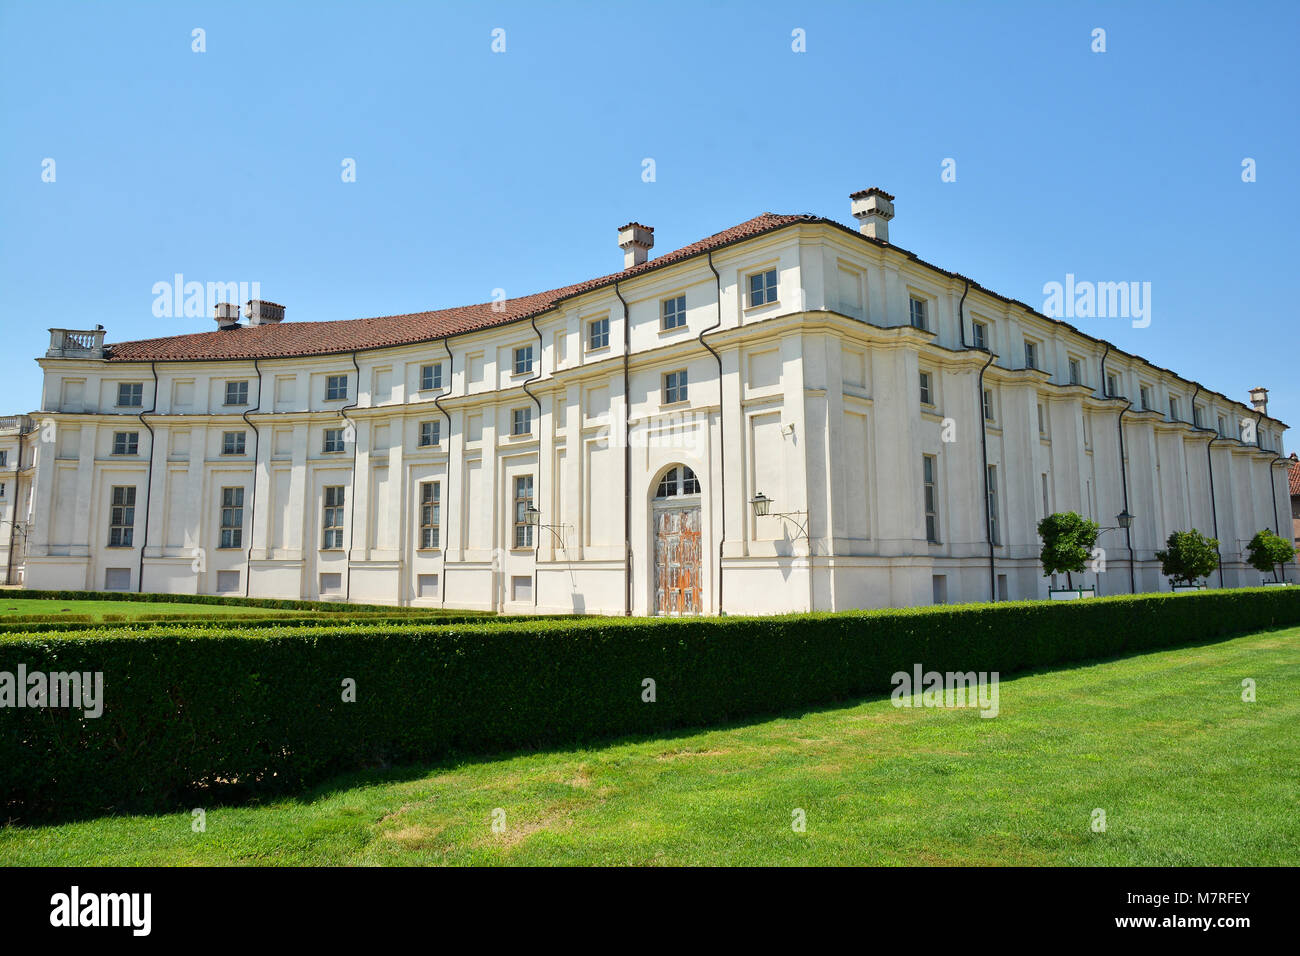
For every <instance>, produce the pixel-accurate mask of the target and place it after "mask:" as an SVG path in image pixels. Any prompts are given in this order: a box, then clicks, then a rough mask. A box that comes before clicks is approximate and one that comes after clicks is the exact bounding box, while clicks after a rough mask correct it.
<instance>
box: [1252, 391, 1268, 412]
mask: <svg viewBox="0 0 1300 956" xmlns="http://www.w3.org/2000/svg"><path fill="white" fill-rule="evenodd" d="M1250 405H1251V407H1252V408H1254V409H1255V411H1257V412H1261V413H1263V414H1265V415H1267V414H1268V389H1266V388H1264V387H1262V386H1259V385H1257V386H1255V387H1254V388H1252V389H1251V390H1250Z"/></svg>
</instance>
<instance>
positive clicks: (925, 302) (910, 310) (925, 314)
mask: <svg viewBox="0 0 1300 956" xmlns="http://www.w3.org/2000/svg"><path fill="white" fill-rule="evenodd" d="M917 306H920V308H917ZM918 317H919V318H920V320H921V321H920V323H919V324H918V322H917V318H918ZM907 324H908V325H910V326H911V327H912V328H914V329H919V330H920V331H922V332H929V331H930V300H929V299H927V298H926V297H925V296H921V295H917V294H916V293H914V292H909V293H908V294H907Z"/></svg>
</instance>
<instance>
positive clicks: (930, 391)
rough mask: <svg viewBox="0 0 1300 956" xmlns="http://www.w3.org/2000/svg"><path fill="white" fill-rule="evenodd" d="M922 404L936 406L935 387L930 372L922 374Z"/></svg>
mask: <svg viewBox="0 0 1300 956" xmlns="http://www.w3.org/2000/svg"><path fill="white" fill-rule="evenodd" d="M921 404H922V405H933V404H934V387H933V381H932V379H931V377H930V373H929V372H922V373H921Z"/></svg>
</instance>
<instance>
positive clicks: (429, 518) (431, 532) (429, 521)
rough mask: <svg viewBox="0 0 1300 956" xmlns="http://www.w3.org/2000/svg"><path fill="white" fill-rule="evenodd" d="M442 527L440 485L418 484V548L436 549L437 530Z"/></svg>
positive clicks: (431, 482) (439, 483)
mask: <svg viewBox="0 0 1300 956" xmlns="http://www.w3.org/2000/svg"><path fill="white" fill-rule="evenodd" d="M441 525H442V484H441V482H437V481H422V482H420V547H421V548H425V549H429V548H436V547H438V529H439V528H440V527H441Z"/></svg>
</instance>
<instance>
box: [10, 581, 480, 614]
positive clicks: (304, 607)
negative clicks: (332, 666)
mask: <svg viewBox="0 0 1300 956" xmlns="http://www.w3.org/2000/svg"><path fill="white" fill-rule="evenodd" d="M0 598H5V599H9V600H13V599H16V598H17V599H23V600H27V599H50V600H55V601H144V602H146V603H149V604H178V603H179V604H224V605H228V606H238V607H263V608H275V609H278V610H282V611H328V612H330V613H339V612H340V611H344V612H346V611H385V612H387V613H389V614H411V615H428V616H438V615H440V614H457V615H462V616H470V615H477V616H481V617H491V616H492V612H491V611H458V610H444V609H442V608H436V607H396V606H392V605H388V604H351V603H347V604H345V603H343V602H340V601H297V600H290V599H287V598H283V599H282V598H245V597H232V596H229V595H224V594H156V593H150V592H145V593H140V592H138V591H38V590H34V589H31V588H15V589H13V590H11V591H10V590H6V591H4V592H0Z"/></svg>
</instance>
